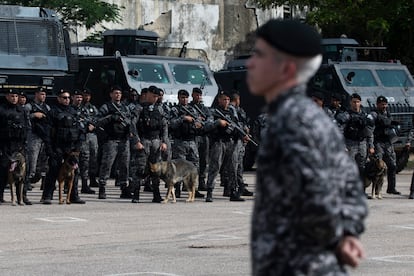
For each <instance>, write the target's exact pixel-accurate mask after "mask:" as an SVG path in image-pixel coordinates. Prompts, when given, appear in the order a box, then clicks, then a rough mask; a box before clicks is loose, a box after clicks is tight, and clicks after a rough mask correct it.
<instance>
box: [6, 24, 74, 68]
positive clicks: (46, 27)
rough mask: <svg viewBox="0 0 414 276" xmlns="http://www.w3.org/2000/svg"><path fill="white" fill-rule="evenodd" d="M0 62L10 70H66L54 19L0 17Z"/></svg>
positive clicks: (60, 35) (57, 28)
mask: <svg viewBox="0 0 414 276" xmlns="http://www.w3.org/2000/svg"><path fill="white" fill-rule="evenodd" d="M0 33H1V34H2V39H0V61H1V63H2V66H3V67H4V66H7V68H12V69H57V70H66V69H67V62H66V52H65V45H64V39H63V31H62V29H61V26H60V24H59V23H57V22H47V21H43V20H39V21H37V20H36V21H30V20H23V19H22V20H14V21H10V20H4V19H3V20H0Z"/></svg>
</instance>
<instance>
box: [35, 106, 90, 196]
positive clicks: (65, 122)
mask: <svg viewBox="0 0 414 276" xmlns="http://www.w3.org/2000/svg"><path fill="white" fill-rule="evenodd" d="M48 117H49V119H48V123H49V129H50V130H51V131H50V133H49V135H48V136H47V139H46V141H45V143H46V145H47V146H46V152H47V154H48V155H49V170H48V172H47V174H46V180H45V187H44V190H43V195H42V200H43V204H51V199H52V197H53V191H54V190H55V185H56V180H57V177H58V173H59V169H60V167H61V165H62V163H63V160H64V157H65V155H66V154H68V153H70V152H79V151H80V147H81V144H82V142H83V141H85V133H86V129H85V125H84V124H83V123H82V122H81V118H80V117H79V115H78V114H77V112H76V111H75V109H74V108H73V106H66V105H63V104H56V105H55V106H53V107H52V108H51V110H50V112H49V114H48ZM78 174H79V171H78V170H76V171H75V177H77V175H78ZM76 184H77V183H76V182H74V184H73V189H72V194H71V195H70V197H71V202H72V203H84V202H83V201H81V200H80V199H79V196H78V186H77V185H76Z"/></svg>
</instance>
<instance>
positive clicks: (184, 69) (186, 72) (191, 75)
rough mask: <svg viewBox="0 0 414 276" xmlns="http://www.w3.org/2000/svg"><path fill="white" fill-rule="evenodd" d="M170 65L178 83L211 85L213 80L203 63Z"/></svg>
mask: <svg viewBox="0 0 414 276" xmlns="http://www.w3.org/2000/svg"><path fill="white" fill-rule="evenodd" d="M168 66H169V67H170V69H171V72H172V74H173V77H174V81H175V82H176V83H178V84H194V85H201V86H204V85H211V80H210V79H209V77H208V74H207V71H206V69H205V68H204V66H203V65H198V64H181V63H168Z"/></svg>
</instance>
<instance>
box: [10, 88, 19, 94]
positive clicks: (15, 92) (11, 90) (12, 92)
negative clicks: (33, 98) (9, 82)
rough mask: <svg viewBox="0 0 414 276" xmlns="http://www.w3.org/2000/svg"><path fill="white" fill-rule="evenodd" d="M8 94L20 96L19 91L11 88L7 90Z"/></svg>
mask: <svg viewBox="0 0 414 276" xmlns="http://www.w3.org/2000/svg"><path fill="white" fill-rule="evenodd" d="M7 94H20V93H19V90H18V89H15V88H9V89H7Z"/></svg>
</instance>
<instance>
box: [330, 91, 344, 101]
mask: <svg viewBox="0 0 414 276" xmlns="http://www.w3.org/2000/svg"><path fill="white" fill-rule="evenodd" d="M332 99H334V100H337V101H342V95H341V94H338V93H333V94H332Z"/></svg>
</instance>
